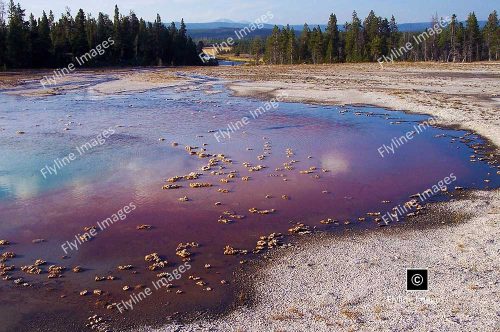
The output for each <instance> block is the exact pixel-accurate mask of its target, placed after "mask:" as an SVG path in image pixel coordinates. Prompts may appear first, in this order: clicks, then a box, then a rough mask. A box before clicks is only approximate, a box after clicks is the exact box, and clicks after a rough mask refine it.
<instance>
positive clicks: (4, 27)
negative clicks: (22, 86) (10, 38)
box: [0, 0, 7, 70]
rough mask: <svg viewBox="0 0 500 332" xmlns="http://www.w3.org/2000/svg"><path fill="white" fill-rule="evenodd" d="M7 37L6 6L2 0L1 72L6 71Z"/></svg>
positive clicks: (0, 3)
mask: <svg viewBox="0 0 500 332" xmlns="http://www.w3.org/2000/svg"><path fill="white" fill-rule="evenodd" d="M6 36H7V25H6V22H5V5H4V3H3V1H2V0H0V70H2V69H4V70H5V69H6V67H7V63H6V53H5V49H6V44H5V39H6Z"/></svg>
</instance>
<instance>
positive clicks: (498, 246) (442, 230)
mask: <svg viewBox="0 0 500 332" xmlns="http://www.w3.org/2000/svg"><path fill="white" fill-rule="evenodd" d="M468 196H469V197H468V198H465V199H460V200H456V201H452V202H447V203H437V204H431V205H429V212H428V213H426V214H425V215H424V216H422V217H420V218H418V219H415V220H414V221H412V222H411V223H412V224H414V225H412V224H410V225H406V226H403V227H387V228H383V229H380V230H377V231H362V232H354V233H352V234H344V235H334V234H318V235H312V236H308V237H305V238H304V241H301V243H300V244H299V245H296V246H294V247H292V248H291V249H280V250H277V251H275V252H273V253H272V254H271V255H270V258H269V259H268V260H266V261H265V262H260V263H259V262H257V263H255V264H256V265H254V266H253V268H250V269H248V271H247V275H246V278H248V281H249V282H250V283H251V285H250V286H248V287H250V288H252V289H253V292H254V294H253V296H254V298H255V302H254V304H253V305H250V306H241V307H240V308H237V309H236V310H234V311H232V312H231V313H229V314H228V315H226V316H222V317H219V318H212V319H204V320H203V321H197V322H194V323H190V324H171V325H167V326H165V327H163V328H161V329H144V330H142V331H311V330H312V331H410V330H413V331H431V330H435V331H498V328H499V326H500V303H499V302H498V298H499V297H500V261H499V260H498V257H499V253H500V242H499V240H498V239H499V238H500V228H499V218H498V215H499V213H500V191H499V190H495V191H491V192H485V191H477V192H471V193H469V194H468ZM430 217H432V223H431V224H429V220H428V219H429V218H430ZM407 267H425V268H428V269H429V271H430V276H429V278H430V281H429V291H427V292H406V290H405V289H406V284H405V283H406V277H405V273H406V268H407Z"/></svg>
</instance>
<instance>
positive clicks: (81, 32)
mask: <svg viewBox="0 0 500 332" xmlns="http://www.w3.org/2000/svg"><path fill="white" fill-rule="evenodd" d="M86 24H87V19H86V18H85V13H84V12H83V9H80V10H79V11H78V14H76V17H75V25H74V29H73V35H72V38H71V45H72V50H73V56H81V55H83V54H85V53H86V52H88V50H89V44H88V42H87V32H86V30H85V26H86Z"/></svg>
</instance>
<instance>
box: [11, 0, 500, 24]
mask: <svg viewBox="0 0 500 332" xmlns="http://www.w3.org/2000/svg"><path fill="white" fill-rule="evenodd" d="M4 1H5V2H7V0H4ZM18 1H20V2H21V6H22V7H23V8H26V12H27V13H28V14H29V13H30V12H33V13H34V14H35V16H38V15H39V14H40V13H41V12H42V10H43V9H52V10H53V11H54V14H56V16H59V15H60V13H62V12H63V11H64V9H65V7H66V6H69V7H70V8H71V10H72V13H73V14H75V13H76V11H77V10H78V9H79V8H83V9H84V10H85V11H86V12H92V13H93V14H94V16H97V13H98V12H99V11H102V12H104V13H107V14H110V15H112V13H113V9H114V5H115V3H117V4H118V7H119V8H120V11H121V12H122V13H128V12H129V11H130V10H134V11H135V13H136V14H137V15H138V16H140V17H143V18H144V19H147V20H153V19H154V18H155V17H156V13H157V12H158V13H160V15H161V17H162V20H163V21H165V22H167V21H178V20H180V18H184V20H185V21H186V22H196V23H198V22H210V21H215V20H219V19H230V20H233V21H255V19H257V18H258V17H259V16H261V15H263V14H265V13H266V12H267V11H271V12H272V13H273V14H274V19H273V20H272V21H271V23H277V24H287V23H290V24H303V23H304V22H307V23H311V24H320V23H326V21H327V20H328V16H329V14H330V13H331V12H334V13H335V14H337V17H338V19H339V23H342V24H343V23H345V21H346V20H349V19H350V17H351V14H352V11H353V10H356V11H357V12H358V15H359V16H360V17H362V18H364V17H366V15H367V14H368V12H369V11H370V9H373V10H374V11H375V13H376V14H377V15H379V16H383V17H390V16H391V15H392V14H394V16H395V17H396V19H397V21H398V23H411V22H428V21H430V18H431V16H432V14H434V13H436V12H437V13H438V14H439V15H440V16H447V15H451V14H452V13H455V14H457V15H458V17H459V19H461V20H465V18H466V15H467V14H468V13H469V12H471V11H475V12H476V15H477V16H478V19H479V20H485V19H486V18H487V17H488V14H489V13H490V12H492V11H493V10H494V9H496V10H497V11H499V9H500V0H475V1H472V0H434V1H431V0H424V1H422V0H372V1H367V0H305V1H304V0H125V1H117V0H113V1H110V0H85V1H83V0H51V1H50V2H49V1H47V2H46V1H40V0H18ZM16 2H17V1H16Z"/></svg>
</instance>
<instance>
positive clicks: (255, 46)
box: [250, 36, 262, 65]
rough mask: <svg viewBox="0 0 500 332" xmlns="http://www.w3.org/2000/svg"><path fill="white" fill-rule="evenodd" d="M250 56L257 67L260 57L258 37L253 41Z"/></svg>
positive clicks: (260, 44) (260, 43)
mask: <svg viewBox="0 0 500 332" xmlns="http://www.w3.org/2000/svg"><path fill="white" fill-rule="evenodd" d="M250 54H251V55H252V59H253V62H254V64H256V65H258V64H259V63H260V58H261V57H262V39H261V38H260V36H257V37H255V38H254V39H253V41H252V46H251V50H250Z"/></svg>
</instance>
